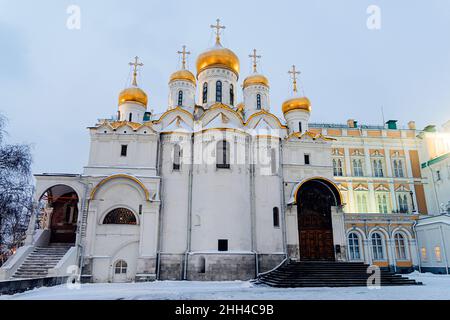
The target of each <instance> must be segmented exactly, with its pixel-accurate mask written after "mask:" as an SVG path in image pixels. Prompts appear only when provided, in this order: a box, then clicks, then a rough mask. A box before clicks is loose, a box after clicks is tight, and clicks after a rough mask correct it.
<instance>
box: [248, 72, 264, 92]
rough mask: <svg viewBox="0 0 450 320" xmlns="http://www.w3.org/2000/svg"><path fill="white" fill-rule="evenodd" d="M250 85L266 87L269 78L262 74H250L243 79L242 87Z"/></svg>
mask: <svg viewBox="0 0 450 320" xmlns="http://www.w3.org/2000/svg"><path fill="white" fill-rule="evenodd" d="M252 85H263V86H266V87H268V86H269V80H268V79H267V78H266V77H265V76H263V75H262V74H257V73H255V74H252V75H251V76H248V77H247V78H245V80H244V85H243V88H244V89H245V88H247V87H249V86H252Z"/></svg>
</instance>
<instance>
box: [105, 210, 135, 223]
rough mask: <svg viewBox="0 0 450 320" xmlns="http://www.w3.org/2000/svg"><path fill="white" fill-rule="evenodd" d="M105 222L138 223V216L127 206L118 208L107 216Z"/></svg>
mask: <svg viewBox="0 0 450 320" xmlns="http://www.w3.org/2000/svg"><path fill="white" fill-rule="evenodd" d="M103 224H136V216H135V215H134V213H133V212H131V211H130V210H128V209H126V208H117V209H114V210H112V211H110V212H109V213H108V214H107V215H106V216H105V218H104V219H103Z"/></svg>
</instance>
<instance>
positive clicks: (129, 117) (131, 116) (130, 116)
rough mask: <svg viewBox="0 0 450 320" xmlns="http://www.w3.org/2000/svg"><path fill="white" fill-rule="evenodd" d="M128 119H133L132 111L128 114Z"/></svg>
mask: <svg viewBox="0 0 450 320" xmlns="http://www.w3.org/2000/svg"><path fill="white" fill-rule="evenodd" d="M128 121H130V122H131V121H133V114H132V113H131V112H130V114H129V115H128Z"/></svg>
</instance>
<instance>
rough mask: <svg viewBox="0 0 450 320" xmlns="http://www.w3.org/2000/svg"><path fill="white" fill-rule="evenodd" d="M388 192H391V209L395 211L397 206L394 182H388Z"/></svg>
mask: <svg viewBox="0 0 450 320" xmlns="http://www.w3.org/2000/svg"><path fill="white" fill-rule="evenodd" d="M389 193H390V194H391V200H392V201H391V202H392V210H393V211H395V212H396V211H397V209H398V206H397V197H396V196H395V187H394V182H392V181H391V182H389Z"/></svg>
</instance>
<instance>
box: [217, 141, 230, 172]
mask: <svg viewBox="0 0 450 320" xmlns="http://www.w3.org/2000/svg"><path fill="white" fill-rule="evenodd" d="M216 167H217V168H219V169H229V168H230V143H228V141H226V140H221V141H219V142H217V144H216Z"/></svg>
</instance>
